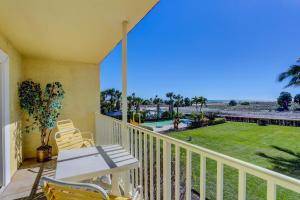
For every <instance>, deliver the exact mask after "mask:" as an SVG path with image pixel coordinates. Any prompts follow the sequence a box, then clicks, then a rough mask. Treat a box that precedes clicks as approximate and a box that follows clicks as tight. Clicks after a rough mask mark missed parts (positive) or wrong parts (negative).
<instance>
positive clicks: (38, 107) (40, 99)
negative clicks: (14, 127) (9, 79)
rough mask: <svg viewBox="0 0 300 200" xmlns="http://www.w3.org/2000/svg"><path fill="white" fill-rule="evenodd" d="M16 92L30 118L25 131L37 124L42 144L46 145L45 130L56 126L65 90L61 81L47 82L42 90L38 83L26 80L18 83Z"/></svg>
mask: <svg viewBox="0 0 300 200" xmlns="http://www.w3.org/2000/svg"><path fill="white" fill-rule="evenodd" d="M18 93H19V100H20V107H21V109H22V110H23V111H24V112H25V113H27V114H28V116H29V117H31V118H32V120H31V121H32V123H31V124H30V125H26V126H25V131H26V132H29V131H30V130H33V129H34V128H35V127H36V126H37V127H38V128H39V130H40V131H41V142H42V146H44V145H46V143H45V137H46V135H47V130H49V131H51V130H52V129H53V128H54V127H55V126H56V121H57V118H58V116H59V114H60V109H61V108H62V100H63V98H64V93H65V92H64V90H63V87H62V85H61V83H60V82H53V83H48V84H47V85H46V87H45V90H44V92H43V91H42V90H41V86H40V84H39V83H35V82H33V81H31V80H26V81H23V82H22V83H21V84H19V88H18ZM27 121H30V120H29V119H28V120H27Z"/></svg>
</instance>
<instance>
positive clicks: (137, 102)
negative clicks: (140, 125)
mask: <svg viewBox="0 0 300 200" xmlns="http://www.w3.org/2000/svg"><path fill="white" fill-rule="evenodd" d="M133 101H134V105H135V112H136V113H138V112H139V111H140V106H141V105H142V103H143V102H144V100H143V99H142V98H140V97H135V98H134V100H133Z"/></svg>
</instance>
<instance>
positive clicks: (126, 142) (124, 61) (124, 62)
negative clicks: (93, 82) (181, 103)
mask: <svg viewBox="0 0 300 200" xmlns="http://www.w3.org/2000/svg"><path fill="white" fill-rule="evenodd" d="M127 25H128V22H127V21H123V23H122V138H123V142H122V143H123V146H124V148H125V149H127V150H128V151H129V147H130V144H129V132H128V130H127ZM129 180H130V172H128V173H124V192H125V195H126V196H130V195H129V191H130V190H131V189H130V188H131V184H130V181H129Z"/></svg>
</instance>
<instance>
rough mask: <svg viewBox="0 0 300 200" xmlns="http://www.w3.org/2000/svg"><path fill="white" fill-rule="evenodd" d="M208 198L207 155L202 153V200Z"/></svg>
mask: <svg viewBox="0 0 300 200" xmlns="http://www.w3.org/2000/svg"><path fill="white" fill-rule="evenodd" d="M205 199H206V157H205V156H204V155H200V200H205Z"/></svg>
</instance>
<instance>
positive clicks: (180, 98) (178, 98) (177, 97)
mask: <svg viewBox="0 0 300 200" xmlns="http://www.w3.org/2000/svg"><path fill="white" fill-rule="evenodd" d="M174 100H175V106H176V109H177V110H176V114H177V115H178V113H179V111H178V109H179V106H182V104H183V96H181V95H180V94H178V95H175V96H174Z"/></svg>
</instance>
